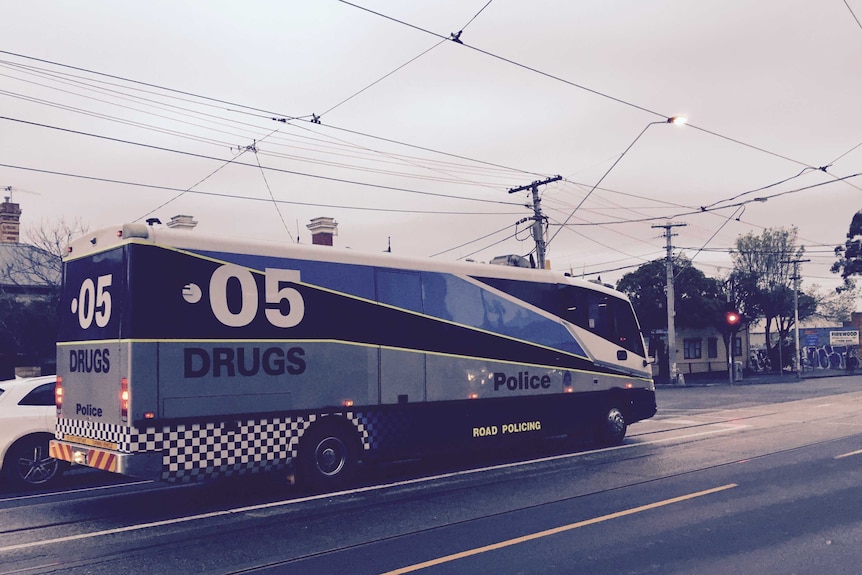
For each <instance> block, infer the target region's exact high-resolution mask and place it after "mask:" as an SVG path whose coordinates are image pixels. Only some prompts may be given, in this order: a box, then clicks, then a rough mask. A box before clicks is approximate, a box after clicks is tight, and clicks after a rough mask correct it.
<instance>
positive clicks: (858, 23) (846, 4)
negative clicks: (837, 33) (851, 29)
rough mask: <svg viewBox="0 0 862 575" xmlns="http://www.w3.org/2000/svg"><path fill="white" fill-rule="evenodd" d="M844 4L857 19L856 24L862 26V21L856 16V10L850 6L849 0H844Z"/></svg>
mask: <svg viewBox="0 0 862 575" xmlns="http://www.w3.org/2000/svg"><path fill="white" fill-rule="evenodd" d="M844 5H845V6H847V9H848V10H850V14H851V15H852V16H853V19H854V20H855V21H856V25H857V26H859V28H862V22H860V21H859V18H858V17H857V16H856V12H854V11H853V8H851V7H850V4H848V3H847V0H844Z"/></svg>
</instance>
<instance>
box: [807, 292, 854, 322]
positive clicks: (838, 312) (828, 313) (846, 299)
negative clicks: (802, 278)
mask: <svg viewBox="0 0 862 575" xmlns="http://www.w3.org/2000/svg"><path fill="white" fill-rule="evenodd" d="M808 295H810V296H811V297H812V298H813V299H814V301H815V303H816V305H817V310H816V311H815V313H814V316H815V317H818V318H821V319H824V320H826V321H829V322H832V323H836V324H841V323H844V322H846V321H850V319H851V317H852V315H853V312H854V311H856V300H858V299H859V298H860V297H862V293H860V290H859V288H858V287H855V286H854V287H852V288H846V286H845V287H844V288H842V289H841V290H828V289H825V288H823V287H822V286H820V285H818V284H812V285H811V288H810V289H809V290H808Z"/></svg>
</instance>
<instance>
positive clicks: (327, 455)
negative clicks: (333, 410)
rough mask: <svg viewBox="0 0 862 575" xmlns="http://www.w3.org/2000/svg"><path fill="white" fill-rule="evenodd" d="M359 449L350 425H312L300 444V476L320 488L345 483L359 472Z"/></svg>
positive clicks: (340, 485)
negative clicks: (357, 470) (348, 427)
mask: <svg viewBox="0 0 862 575" xmlns="http://www.w3.org/2000/svg"><path fill="white" fill-rule="evenodd" d="M358 452H359V448H358V445H357V440H356V438H355V434H354V433H352V431H351V430H349V429H347V427H346V425H336V424H330V423H321V424H319V425H317V426H315V427H312V428H311V429H309V430H308V432H306V434H305V435H304V436H303V438H302V439H301V441H300V445H299V454H298V455H299V461H298V463H297V471H298V473H299V480H300V481H301V483H302V484H304V485H305V486H307V487H312V488H317V489H324V490H328V489H335V488H340V487H344V486H345V485H347V484H349V483H350V481H351V480H352V479H353V477H354V475H355V473H356V462H357V454H358Z"/></svg>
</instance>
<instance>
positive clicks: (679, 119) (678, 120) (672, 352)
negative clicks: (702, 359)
mask: <svg viewBox="0 0 862 575" xmlns="http://www.w3.org/2000/svg"><path fill="white" fill-rule="evenodd" d="M687 121H688V120H687V119H686V117H685V116H671V117H669V118H665V119H664V120H660V121H656V122H650V123H649V124H647V125H646V126H644V129H643V130H641V132H640V134H638V135H637V136H636V137H635V139H634V140H632V143H631V144H629V146H628V147H627V148H626V149H625V150H624V151H623V153H622V154H620V156H619V157H618V158H617V159H616V160H615V161H614V163H613V164H611V167H610V168H608V170H607V171H606V172H605V173H604V174H603V175H602V177H601V178H599V181H598V182H596V183H595V185H594V186H593V187H592V188H591V189H590V191H589V192H588V193H587V195H586V196H584V197H583V199H581V201H580V202H578V205H577V206H575V209H573V210H572V213H571V214H569V217H567V218H566V221H564V222H563V223H562V224H561V225H560V229H558V230H557V231H556V232H554V235H553V236H551V239H549V240H548V241H547V242H545V248H546V249H547V247H548V246H549V245H550V243H551V242H552V241H554V238H556V237H557V234H559V233H560V231H561V230H562V229H563V228H565V227H566V224H568V223H569V220H571V219H572V216H574V215H575V212H577V211H578V210H579V209H580V207H581V206H582V205H584V202H586V201H587V198H589V197H590V195H592V193H593V192H594V191H595V190H596V188H598V187H599V184H601V183H602V181H603V180H604V179H605V178H606V177H607V175H608V174H610V173H611V170H613V169H614V168H615V167H616V165H617V164H619V163H620V160H622V159H623V156H625V155H626V154H627V153H628V151H629V150H631V149H632V147H633V146H634V145H635V144H636V143H637V141H638V140H640V138H641V136H643V135H644V133H645V132H646V131H647V130H648V129H649V127H650V126H655V125H656V124H676V125H677V126H681V125H683V124H685V123H686V122H687ZM679 225H685V224H667V225H666V226H661V227H665V228H666V229H667V301H668V304H667V336H668V337H667V339H668V356H669V357H668V364H669V365H668V370H669V371H670V378H671V383H676V382H677V374H676V357H675V356H676V341H675V339H676V332H675V330H674V322H673V320H674V317H673V316H674V309H673V303H674V302H673V298H674V296H673V262H672V259H671V257H672V254H671V243H670V242H671V232H670V228H672V227H675V226H679ZM653 227H655V226H653Z"/></svg>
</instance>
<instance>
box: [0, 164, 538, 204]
mask: <svg viewBox="0 0 862 575" xmlns="http://www.w3.org/2000/svg"><path fill="white" fill-rule="evenodd" d="M252 167H253V166H252ZM0 168H9V169H13V170H22V171H27V172H35V173H39V174H48V175H52V176H61V177H65V178H77V179H82V180H90V181H94V182H104V183H108V184H120V185H123V186H134V187H139V188H149V189H153V190H165V191H169V192H183V193H188V194H197V195H202V196H211V197H216V198H227V199H234V200H247V201H252V202H266V203H271V202H272V201H273V200H271V199H269V198H254V197H249V196H240V195H238V194H224V193H218V192H204V191H200V190H192V189H184V188H174V187H170V186H160V185H157V184H145V183H142V182H130V181H126V180H116V179H112V178H101V177H98V176H87V175H83V174H73V173H71V172H59V171H56V170H44V169H40V168H32V167H27V166H16V165H13V164H0ZM264 169H266V168H264ZM15 189H17V188H13V190H15ZM275 201H276V202H277V203H279V204H289V205H296V206H313V207H318V208H336V209H344V210H359V211H367V212H391V213H401V214H429V215H445V216H471V217H473V216H495V217H496V216H513V215H517V214H520V213H521V212H454V211H440V210H436V211H435V210H401V209H395V208H376V207H368V206H346V205H342V204H321V203H318V202H297V201H290V200H275Z"/></svg>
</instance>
